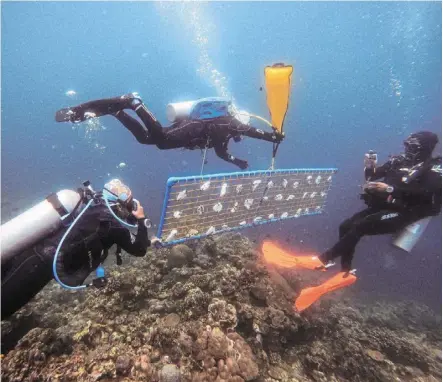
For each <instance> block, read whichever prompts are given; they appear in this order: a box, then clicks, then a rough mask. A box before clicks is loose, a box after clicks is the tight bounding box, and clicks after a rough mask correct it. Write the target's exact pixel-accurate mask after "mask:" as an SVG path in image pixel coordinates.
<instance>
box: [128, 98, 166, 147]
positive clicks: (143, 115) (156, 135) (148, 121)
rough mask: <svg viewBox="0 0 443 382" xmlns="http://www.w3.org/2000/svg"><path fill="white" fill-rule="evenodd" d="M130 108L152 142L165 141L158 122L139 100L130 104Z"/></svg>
mask: <svg viewBox="0 0 443 382" xmlns="http://www.w3.org/2000/svg"><path fill="white" fill-rule="evenodd" d="M131 108H132V110H134V111H135V112H136V113H137V115H138V117H139V118H140V119H141V120H142V122H143V124H144V125H145V127H146V129H147V130H148V133H149V136H150V137H151V139H152V140H153V142H155V143H156V144H157V143H161V142H162V141H164V140H165V139H166V137H165V134H164V131H163V127H162V125H161V124H160V122H158V121H157V119H156V118H155V117H154V115H153V114H152V113H151V112H150V111H149V110H148V108H147V107H146V106H145V105H144V104H143V102H141V101H140V100H136V101H134V102H133V103H132V105H131Z"/></svg>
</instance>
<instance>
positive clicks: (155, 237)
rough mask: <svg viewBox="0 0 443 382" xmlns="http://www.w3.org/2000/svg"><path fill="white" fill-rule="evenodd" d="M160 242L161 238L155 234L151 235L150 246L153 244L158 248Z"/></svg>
mask: <svg viewBox="0 0 443 382" xmlns="http://www.w3.org/2000/svg"><path fill="white" fill-rule="evenodd" d="M161 243H162V239H160V238H158V237H157V236H152V238H151V246H154V247H155V248H160V247H161Z"/></svg>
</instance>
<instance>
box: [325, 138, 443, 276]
mask: <svg viewBox="0 0 443 382" xmlns="http://www.w3.org/2000/svg"><path fill="white" fill-rule="evenodd" d="M437 143H438V137H437V135H436V134H434V133H432V132H428V131H421V132H418V133H415V134H411V135H410V136H409V137H408V138H407V139H406V140H405V141H404V147H405V152H404V154H401V155H398V156H394V157H392V158H391V159H390V160H389V161H388V162H386V163H385V164H384V165H382V166H380V167H376V166H375V165H376V163H375V162H374V159H372V160H365V166H366V167H365V177H366V180H367V181H368V183H367V184H366V185H365V186H364V194H362V199H364V201H365V203H366V204H367V206H368V208H366V209H365V210H363V211H361V212H359V213H357V214H355V215H354V216H352V217H351V218H350V219H347V220H345V221H344V222H343V223H342V224H341V225H340V228H339V241H338V242H337V243H336V244H335V245H334V246H333V247H332V248H330V249H328V250H327V251H326V252H324V253H323V254H322V255H321V256H319V259H320V260H321V261H322V263H323V264H325V265H327V264H328V263H329V262H331V261H332V260H333V259H335V258H337V257H339V256H341V266H342V271H343V272H349V271H350V270H351V264H352V258H353V255H354V250H355V247H356V245H357V244H358V242H359V240H360V239H361V238H362V237H363V236H365V235H383V234H391V233H396V232H398V231H400V230H402V229H403V228H405V227H406V226H408V225H409V224H411V223H413V222H415V221H418V220H421V219H423V218H425V217H428V216H435V215H438V214H439V213H440V212H441V202H442V201H441V193H442V173H441V157H436V158H432V151H433V150H434V148H435V146H436V145H437ZM381 178H383V182H372V181H374V180H377V179H381Z"/></svg>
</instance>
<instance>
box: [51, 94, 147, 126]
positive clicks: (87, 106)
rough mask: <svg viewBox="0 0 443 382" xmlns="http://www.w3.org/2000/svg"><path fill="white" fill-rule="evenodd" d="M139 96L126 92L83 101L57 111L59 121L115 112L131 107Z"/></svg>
mask: <svg viewBox="0 0 443 382" xmlns="http://www.w3.org/2000/svg"><path fill="white" fill-rule="evenodd" d="M135 100H139V98H138V97H137V96H136V95H135V94H126V95H123V96H121V97H114V98H105V99H99V100H94V101H89V102H86V103H82V104H80V105H78V106H74V107H70V108H65V109H61V110H59V111H57V113H56V115H55V119H56V121H57V122H68V121H70V122H83V121H86V120H87V119H90V118H94V117H101V116H103V115H107V114H114V113H116V112H118V111H120V110H123V109H129V108H131V106H132V103H133V102H134V101H135Z"/></svg>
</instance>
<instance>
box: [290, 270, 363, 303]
mask: <svg viewBox="0 0 443 382" xmlns="http://www.w3.org/2000/svg"><path fill="white" fill-rule="evenodd" d="M356 281H357V277H356V276H354V275H353V274H352V273H349V272H340V273H338V274H336V275H335V276H334V277H331V278H330V279H329V280H326V281H325V282H324V283H323V284H321V285H319V286H316V287H310V288H305V289H303V290H302V291H301V292H300V295H299V296H298V297H297V299H296V300H295V309H297V311H298V312H302V311H303V310H305V309H306V308H308V307H310V306H311V305H312V304H313V303H314V302H316V301H317V300H318V299H319V298H320V297H321V296H323V295H324V294H326V293H329V292H332V291H334V290H337V289H340V288H344V287H346V286H348V285H351V284H354V283H355V282H356Z"/></svg>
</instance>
